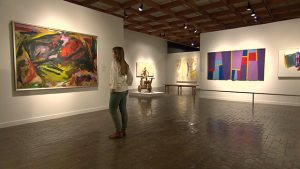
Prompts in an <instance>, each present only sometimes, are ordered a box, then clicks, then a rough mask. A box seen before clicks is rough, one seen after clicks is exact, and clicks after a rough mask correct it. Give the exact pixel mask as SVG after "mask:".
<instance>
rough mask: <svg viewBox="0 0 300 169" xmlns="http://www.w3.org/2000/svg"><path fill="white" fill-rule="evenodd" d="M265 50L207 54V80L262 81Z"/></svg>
mask: <svg viewBox="0 0 300 169" xmlns="http://www.w3.org/2000/svg"><path fill="white" fill-rule="evenodd" d="M264 69H265V49H247V50H236V51H224V52H209V53H208V71H207V72H208V74H207V79H209V80H244V81H245V80H247V81H258V80H259V81H263V80H264Z"/></svg>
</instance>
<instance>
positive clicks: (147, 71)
mask: <svg viewBox="0 0 300 169" xmlns="http://www.w3.org/2000/svg"><path fill="white" fill-rule="evenodd" d="M144 76H147V77H154V65H153V63H151V62H136V77H144Z"/></svg>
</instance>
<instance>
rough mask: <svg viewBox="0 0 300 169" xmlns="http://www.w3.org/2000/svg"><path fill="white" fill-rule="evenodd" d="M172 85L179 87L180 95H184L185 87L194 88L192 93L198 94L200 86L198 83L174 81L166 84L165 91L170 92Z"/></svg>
mask: <svg viewBox="0 0 300 169" xmlns="http://www.w3.org/2000/svg"><path fill="white" fill-rule="evenodd" d="M170 86H175V87H177V88H178V89H177V90H178V95H182V88H183V87H191V88H192V95H193V96H195V95H196V87H197V86H198V85H197V84H179V83H174V84H165V92H166V93H169V91H170Z"/></svg>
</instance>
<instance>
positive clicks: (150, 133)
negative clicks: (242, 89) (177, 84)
mask: <svg viewBox="0 0 300 169" xmlns="http://www.w3.org/2000/svg"><path fill="white" fill-rule="evenodd" d="M128 111H129V127H128V136H127V138H126V139H120V140H109V139H108V135H109V134H111V132H113V124H112V120H111V117H110V114H109V112H108V111H101V112H93V113H88V114H83V115H77V116H72V117H66V118H61V119H56V120H49V121H44V122H38V123H33V124H26V125H21V126H16V127H11V128H5V129H0V169H299V168H300V110H299V107H289V106H276V105H264V104H256V105H255V109H254V111H252V110H251V104H250V103H240V102H227V101H218V100H208V99H197V100H195V102H193V98H192V97H191V96H176V95H168V96H163V97H161V98H155V99H152V100H149V99H148V100H145V99H142V100H139V99H137V98H129V101H128Z"/></svg>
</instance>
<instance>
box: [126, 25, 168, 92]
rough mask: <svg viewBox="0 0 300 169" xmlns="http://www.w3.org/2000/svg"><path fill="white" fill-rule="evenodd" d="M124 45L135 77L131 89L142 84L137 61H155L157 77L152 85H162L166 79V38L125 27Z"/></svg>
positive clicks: (155, 74) (155, 75)
mask: <svg viewBox="0 0 300 169" xmlns="http://www.w3.org/2000/svg"><path fill="white" fill-rule="evenodd" d="M124 47H125V59H126V61H127V62H128V64H129V66H130V68H131V71H132V73H133V77H134V78H133V85H132V86H131V87H130V89H137V87H138V85H139V84H140V77H136V62H147V63H148V62H149V63H153V65H154V70H155V72H154V78H155V79H154V80H153V82H152V87H162V86H163V84H164V83H165V80H166V73H165V72H166V68H165V66H166V55H167V42H166V40H164V39H161V38H158V37H155V36H150V35H147V34H144V33H139V32H134V31H130V30H126V29H125V30H124Z"/></svg>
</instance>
